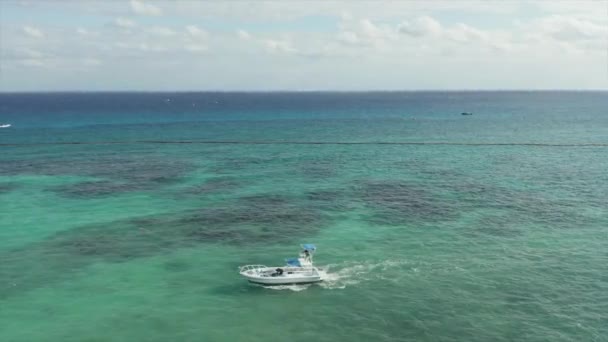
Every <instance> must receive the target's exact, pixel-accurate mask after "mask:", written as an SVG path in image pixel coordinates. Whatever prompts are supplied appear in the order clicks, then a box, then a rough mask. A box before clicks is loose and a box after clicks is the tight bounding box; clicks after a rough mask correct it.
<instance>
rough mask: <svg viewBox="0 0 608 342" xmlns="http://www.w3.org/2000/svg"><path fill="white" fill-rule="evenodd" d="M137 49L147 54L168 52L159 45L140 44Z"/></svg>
mask: <svg viewBox="0 0 608 342" xmlns="http://www.w3.org/2000/svg"><path fill="white" fill-rule="evenodd" d="M137 48H138V49H139V50H141V51H146V52H163V51H167V50H168V48H167V47H165V46H162V45H159V44H148V43H140V44H139V45H137Z"/></svg>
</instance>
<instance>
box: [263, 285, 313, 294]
mask: <svg viewBox="0 0 608 342" xmlns="http://www.w3.org/2000/svg"><path fill="white" fill-rule="evenodd" d="M310 285H311V284H303V285H298V284H291V285H272V286H264V285H261V286H262V287H263V288H266V289H270V290H289V291H293V292H300V291H304V290H306V289H307V288H309V287H310Z"/></svg>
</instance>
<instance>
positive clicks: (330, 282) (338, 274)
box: [319, 260, 408, 290]
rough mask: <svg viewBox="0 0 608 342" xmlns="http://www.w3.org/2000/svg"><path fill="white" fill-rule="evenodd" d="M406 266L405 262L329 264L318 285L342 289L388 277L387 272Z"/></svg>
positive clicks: (324, 269)
mask: <svg viewBox="0 0 608 342" xmlns="http://www.w3.org/2000/svg"><path fill="white" fill-rule="evenodd" d="M406 264H408V262H407V261H406V260H384V261H380V262H361V263H357V262H345V263H340V264H330V265H327V266H326V267H324V268H323V271H322V272H323V282H321V283H319V285H320V286H321V287H323V288H326V289H332V290H333V289H344V288H346V287H347V286H351V285H356V284H359V283H361V282H364V281H369V280H373V279H380V278H386V277H387V276H388V277H390V276H389V275H388V271H390V270H391V269H393V268H397V267H401V266H404V265H406Z"/></svg>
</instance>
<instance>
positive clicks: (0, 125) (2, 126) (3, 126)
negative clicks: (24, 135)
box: [0, 124, 11, 128]
mask: <svg viewBox="0 0 608 342" xmlns="http://www.w3.org/2000/svg"><path fill="white" fill-rule="evenodd" d="M9 127H11V124H0V128H9Z"/></svg>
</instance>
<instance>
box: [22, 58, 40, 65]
mask: <svg viewBox="0 0 608 342" xmlns="http://www.w3.org/2000/svg"><path fill="white" fill-rule="evenodd" d="M19 63H20V64H21V65H23V66H27V67H45V66H47V65H46V64H45V63H44V62H43V61H42V60H40V59H34V58H28V59H23V60H21V61H19Z"/></svg>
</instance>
